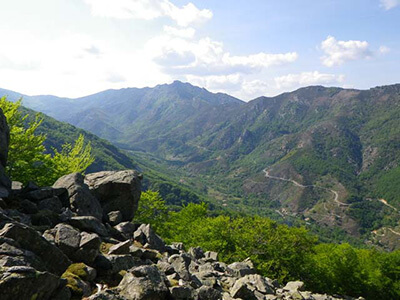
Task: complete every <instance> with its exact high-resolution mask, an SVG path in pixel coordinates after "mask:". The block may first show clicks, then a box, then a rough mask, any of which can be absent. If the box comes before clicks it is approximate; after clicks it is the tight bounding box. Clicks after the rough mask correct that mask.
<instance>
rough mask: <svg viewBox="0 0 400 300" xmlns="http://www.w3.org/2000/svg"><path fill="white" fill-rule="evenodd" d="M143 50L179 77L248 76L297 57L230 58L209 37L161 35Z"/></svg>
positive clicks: (255, 56)
mask: <svg viewBox="0 0 400 300" xmlns="http://www.w3.org/2000/svg"><path fill="white" fill-rule="evenodd" d="M146 48H147V49H148V52H149V53H152V55H153V57H154V61H155V62H156V63H157V64H159V65H160V66H161V67H162V68H163V70H164V71H165V72H167V73H169V74H179V75H204V76H206V75H229V74H234V73H243V74H249V73H254V72H257V71H260V70H262V69H266V68H269V67H272V66H278V65H282V64H286V63H292V62H294V61H296V60H297V58H298V54H297V53H296V52H288V53H278V54H271V53H264V52H261V53H257V54H250V55H243V56H237V55H231V54H230V53H229V52H226V51H225V50H224V47H223V44H222V43H221V42H217V41H213V40H212V39H210V38H209V37H206V38H202V39H199V40H187V39H182V38H178V37H173V36H170V35H162V36H159V37H156V38H153V39H151V40H150V41H149V43H148V44H147V47H146Z"/></svg>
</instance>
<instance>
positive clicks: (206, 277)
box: [192, 271, 219, 287]
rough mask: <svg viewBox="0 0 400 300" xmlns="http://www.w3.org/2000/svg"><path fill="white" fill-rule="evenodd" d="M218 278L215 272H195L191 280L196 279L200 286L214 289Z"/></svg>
mask: <svg viewBox="0 0 400 300" xmlns="http://www.w3.org/2000/svg"><path fill="white" fill-rule="evenodd" d="M218 276H219V274H218V273H216V272H209V271H204V272H197V273H194V274H193V275H192V280H193V278H197V280H199V281H200V282H201V285H205V286H211V287H215V286H217V285H218V281H217V278H218Z"/></svg>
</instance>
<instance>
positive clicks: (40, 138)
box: [0, 97, 94, 185]
mask: <svg viewBox="0 0 400 300" xmlns="http://www.w3.org/2000/svg"><path fill="white" fill-rule="evenodd" d="M20 107H21V100H19V101H17V102H16V103H13V102H10V101H7V99H6V97H2V98H0V108H1V109H2V110H3V113H4V115H5V117H6V119H7V123H8V126H9V128H10V145H9V153H8V164H7V167H6V172H7V174H8V175H9V176H10V178H11V179H12V180H16V181H21V182H23V183H26V182H28V181H34V182H36V183H37V184H39V185H51V184H53V183H54V182H55V181H56V180H57V178H59V177H61V176H63V175H65V174H68V173H72V172H83V171H84V170H86V168H87V167H88V166H89V165H90V164H91V163H92V162H93V161H94V158H93V156H92V155H91V145H90V143H88V144H86V145H85V141H84V137H83V135H80V136H79V138H78V139H77V140H76V141H75V144H74V145H71V144H65V145H63V146H62V150H61V151H60V152H59V151H57V150H56V149H52V150H53V152H54V155H51V154H50V153H47V151H46V149H45V147H44V144H43V143H44V142H45V140H46V136H45V135H44V134H37V133H36V130H37V129H38V127H39V126H40V125H41V123H42V118H41V117H40V114H37V115H36V116H35V118H34V119H33V121H31V122H27V118H28V115H27V114H26V115H22V113H21V112H20Z"/></svg>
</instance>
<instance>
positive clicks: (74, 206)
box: [53, 173, 103, 220]
mask: <svg viewBox="0 0 400 300" xmlns="http://www.w3.org/2000/svg"><path fill="white" fill-rule="evenodd" d="M53 188H65V189H67V190H68V197H69V203H70V207H71V210H72V211H73V212H76V213H77V214H78V215H80V216H93V217H95V218H97V219H99V220H101V219H102V217H103V210H102V208H101V206H100V203H99V201H98V200H97V199H96V198H95V197H94V196H93V195H92V193H91V192H90V191H89V188H88V186H87V185H86V184H85V183H84V176H83V175H82V174H80V173H73V174H69V175H65V176H63V177H61V178H60V179H58V180H57V181H56V183H54V185H53Z"/></svg>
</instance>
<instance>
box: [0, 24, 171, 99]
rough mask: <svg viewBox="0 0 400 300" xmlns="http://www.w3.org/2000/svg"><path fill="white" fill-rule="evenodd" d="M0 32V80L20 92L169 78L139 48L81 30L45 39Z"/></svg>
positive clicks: (72, 92) (79, 90) (67, 92)
mask: <svg viewBox="0 0 400 300" xmlns="http://www.w3.org/2000/svg"><path fill="white" fill-rule="evenodd" d="M0 36H7V37H9V38H8V40H7V47H0V82H2V87H4V88H7V89H11V90H16V91H19V92H21V93H26V94H44V93H45V94H55V95H59V96H67V97H78V96H83V95H85V94H90V93H95V92H98V91H100V90H101V89H107V88H122V87H126V86H136V87H143V86H149V85H156V84H159V83H162V82H167V81H170V80H171V78H170V76H169V75H168V74H164V73H162V72H161V71H160V70H159V67H158V66H157V65H156V64H155V63H154V62H153V61H152V60H151V58H149V57H148V56H147V53H145V52H144V51H143V50H142V49H124V48H121V47H118V45H116V44H113V43H106V42H105V41H103V40H98V39H95V38H93V37H91V36H88V35H86V34H73V33H66V34H64V35H60V36H59V37H58V38H57V39H52V40H47V39H45V37H44V36H42V35H36V36H35V35H33V34H32V33H31V32H28V31H27V32H23V31H21V32H18V31H9V30H4V29H0ZM27 44H28V45H30V46H29V48H27V47H26V45H27ZM94 45H95V47H94V48H93V46H94ZM95 48H96V49H97V50H98V51H97V50H96V49H95ZM88 50H89V51H88ZM97 52H100V55H101V60H99V57H98V54H96V53H97ZM142 70H146V72H143V71H142ZM21 82H23V85H21ZM43 82H45V83H46V84H43ZM83 83H84V84H83Z"/></svg>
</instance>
